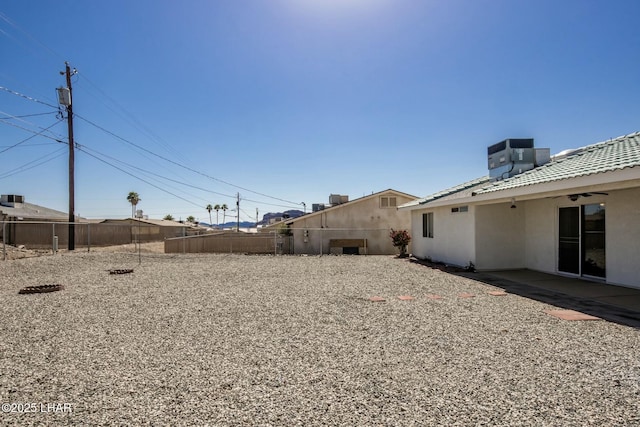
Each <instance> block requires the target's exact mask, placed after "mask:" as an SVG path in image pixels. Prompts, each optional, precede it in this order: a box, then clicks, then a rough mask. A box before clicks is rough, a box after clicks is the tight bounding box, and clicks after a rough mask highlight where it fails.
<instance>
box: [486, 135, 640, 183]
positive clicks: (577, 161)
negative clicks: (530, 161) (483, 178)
mask: <svg viewBox="0 0 640 427" xmlns="http://www.w3.org/2000/svg"><path fill="white" fill-rule="evenodd" d="M633 167H640V132H636V133H632V134H630V135H625V136H620V137H618V138H615V139H611V140H609V141H605V142H600V143H597V144H593V145H589V146H586V147H583V148H579V149H577V150H573V151H569V152H568V154H566V155H558V156H555V157H554V158H553V160H552V161H550V162H549V163H547V164H545V165H543V166H539V167H537V168H535V169H532V170H530V171H527V172H524V173H521V174H519V175H516V176H513V177H511V178H507V179H505V180H501V181H496V182H494V183H491V184H490V185H488V186H485V187H484V188H481V189H479V190H477V191H476V192H475V194H485V193H491V192H493V191H501V190H507V189H511V188H518V187H524V186H528V185H535V184H542V183H546V182H553V181H559V180H563V179H569V178H576V177H579V176H585V175H593V174H598V173H603V172H611V171H615V170H618V169H626V168H633Z"/></svg>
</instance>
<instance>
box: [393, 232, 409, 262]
mask: <svg viewBox="0 0 640 427" xmlns="http://www.w3.org/2000/svg"><path fill="white" fill-rule="evenodd" d="M389 237H391V241H392V242H393V246H395V247H396V248H398V249H399V250H400V256H406V254H407V246H408V245H409V242H410V241H411V236H410V235H409V232H408V231H407V230H394V229H393V228H392V229H391V232H390V233H389Z"/></svg>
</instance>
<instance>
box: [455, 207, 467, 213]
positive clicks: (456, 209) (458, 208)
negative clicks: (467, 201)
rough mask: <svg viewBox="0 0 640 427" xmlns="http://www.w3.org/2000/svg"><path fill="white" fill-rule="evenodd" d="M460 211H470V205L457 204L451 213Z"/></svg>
mask: <svg viewBox="0 0 640 427" xmlns="http://www.w3.org/2000/svg"><path fill="white" fill-rule="evenodd" d="M458 212H469V206H456V207H455V208H451V213H458Z"/></svg>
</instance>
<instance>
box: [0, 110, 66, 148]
mask: <svg viewBox="0 0 640 427" xmlns="http://www.w3.org/2000/svg"><path fill="white" fill-rule="evenodd" d="M0 113H2V114H7V113H4V112H2V111H0ZM2 123H5V124H7V125H9V126H14V127H17V128H19V129H22V130H26V131H27V132H31V133H33V135H31V136H30V137H29V138H27V139H23V140H22V141H20V142H18V143H17V144H14V145H11V146H9V148H6V149H5V150H2V151H0V154H2V153H4V152H5V151H9V150H10V149H12V148H14V147H17V146H18V145H20V144H22V143H24V142H27V141H29V140H30V139H32V138H35V137H36V136H43V137H45V138H49V139H53V140H54V141H56V142H60V143H62V142H63V141H61V140H59V139H56V138H52V137H50V136H47V135H43V133H44V132H48V131H49V129H51V128H52V127H54V126H55V125H57V124H58V123H60V120H58V121H57V122H55V123H54V124H52V125H51V126H49V127H47V128H40V129H42V130H41V131H40V132H35V131H33V130H31V129H27V128H24V127H22V126H18V125H16V124H13V123H9V122H2ZM52 135H53V133H52Z"/></svg>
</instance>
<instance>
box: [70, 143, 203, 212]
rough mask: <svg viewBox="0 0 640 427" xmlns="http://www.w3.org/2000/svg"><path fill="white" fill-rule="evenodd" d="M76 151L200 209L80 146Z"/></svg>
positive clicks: (196, 204) (195, 204)
mask: <svg viewBox="0 0 640 427" xmlns="http://www.w3.org/2000/svg"><path fill="white" fill-rule="evenodd" d="M78 149H79V151H81V152H83V153H85V154H86V155H87V156H90V157H93V158H94V159H96V160H98V161H100V162H102V163H104V164H106V165H109V166H111V167H112V168H114V169H117V170H119V171H120V172H123V173H125V174H127V175H129V176H131V177H133V178H135V179H137V180H138V181H142V182H144V183H145V184H148V185H150V186H152V187H153V188H157V189H158V190H160V191H162V192H164V193H167V194H170V195H172V196H174V197H176V198H178V199H180V200H183V201H185V202H187V203H189V204H192V205H194V206H198V207H201V206H200V203H195V202H192V201H191V200H188V199H185V198H184V197H182V196H179V195H177V194H174V193H172V192H170V191H167V190H165V189H164V188H162V187H160V186H158V185H156V184H154V183H152V182H149V181H147V180H146V179H142V178H140V177H139V176H136V175H134V174H132V173H130V172H127V171H126V170H124V169H122V168H120V167H118V166H116V165H114V164H112V163H109V162H107V161H106V160H104V159H101V158H100V157H98V156H94V155H93V154H91V153H89V152H88V151H85V150H83V149H82V146H78Z"/></svg>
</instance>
